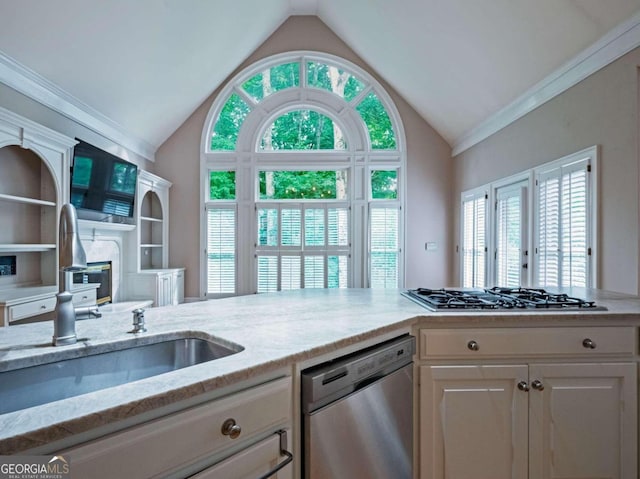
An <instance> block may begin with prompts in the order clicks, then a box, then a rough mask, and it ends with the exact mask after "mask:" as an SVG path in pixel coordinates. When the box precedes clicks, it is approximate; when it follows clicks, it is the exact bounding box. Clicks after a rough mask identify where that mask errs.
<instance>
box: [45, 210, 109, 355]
mask: <svg viewBox="0 0 640 479" xmlns="http://www.w3.org/2000/svg"><path fill="white" fill-rule="evenodd" d="M58 234H59V236H58V249H59V254H58V262H59V265H58V267H59V275H60V276H59V279H58V284H59V292H58V294H57V295H56V298H57V301H56V310H55V317H54V318H53V345H54V346H63V345H66V344H75V343H76V342H77V340H78V339H77V337H76V310H75V308H74V307H73V302H72V300H73V295H72V294H71V293H70V292H69V287H70V284H71V283H73V274H72V273H73V272H74V271H82V270H83V269H86V267H87V255H86V253H85V252H84V248H83V247H82V243H81V242H80V236H79V234H78V215H77V213H76V209H75V207H74V206H73V205H72V204H70V203H67V204H65V205H63V206H62V209H61V210H60V227H59V232H58ZM95 314H98V315H99V314H100V313H97V312H96V313H95Z"/></svg>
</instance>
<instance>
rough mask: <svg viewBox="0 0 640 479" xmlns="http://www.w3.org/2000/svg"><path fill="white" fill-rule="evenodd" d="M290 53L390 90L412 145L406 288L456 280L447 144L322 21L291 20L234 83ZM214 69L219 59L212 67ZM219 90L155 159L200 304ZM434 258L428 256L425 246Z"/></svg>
mask: <svg viewBox="0 0 640 479" xmlns="http://www.w3.org/2000/svg"><path fill="white" fill-rule="evenodd" d="M291 50H313V51H321V52H325V53H330V54H333V55H337V56H340V57H342V58H345V59H347V60H349V61H351V62H353V63H355V64H357V65H359V66H360V67H362V68H364V69H365V70H367V71H368V72H370V73H371V74H373V75H374V76H375V77H376V78H377V79H378V80H379V81H380V82H381V83H382V85H383V86H384V87H385V88H386V89H387V92H389V94H390V95H391V98H392V99H393V101H394V102H395V103H396V106H397V108H398V110H399V112H400V115H401V117H402V121H403V124H404V128H405V133H406V137H407V159H408V164H407V178H408V185H407V208H406V220H407V229H406V259H407V261H406V265H407V266H406V285H407V286H409V287H411V286H418V285H421V286H434V287H435V286H442V285H444V284H448V282H449V280H450V277H449V275H448V271H449V270H450V257H451V251H450V247H451V244H452V240H451V228H452V226H451V221H450V214H449V212H450V211H451V204H450V198H451V195H450V185H451V174H452V169H451V162H450V157H451V150H450V148H449V146H448V144H447V143H446V142H445V141H444V140H443V139H442V138H441V137H440V136H439V135H438V134H437V133H436V132H435V131H434V130H433V129H432V128H431V127H430V126H429V125H428V124H427V123H426V122H425V121H424V120H423V119H422V118H421V117H420V116H419V115H418V114H417V113H416V112H415V111H414V110H413V109H412V108H411V107H410V106H409V105H408V104H407V103H406V102H405V101H404V100H403V99H402V98H401V97H400V96H399V95H398V94H397V93H396V92H395V91H393V90H392V89H391V88H390V87H389V86H388V85H387V84H386V83H385V82H384V81H383V79H382V78H380V77H379V76H378V75H377V74H376V72H374V71H373V70H372V69H371V68H370V67H369V66H368V65H366V64H365V63H364V62H363V61H362V60H361V59H360V58H359V57H358V56H357V55H356V54H355V53H354V52H353V51H352V50H351V49H349V48H348V47H347V46H346V45H345V44H344V42H342V41H341V40H340V39H339V38H338V37H336V36H335V35H334V34H333V32H331V30H329V29H328V28H327V27H326V25H324V23H322V22H321V21H320V20H318V19H317V18H316V17H291V18H289V19H288V20H287V21H286V22H284V23H283V24H282V25H281V26H280V28H279V29H278V30H277V31H276V32H275V33H274V34H273V35H272V36H271V37H270V38H269V39H268V40H267V41H266V42H265V43H264V44H263V45H262V46H260V47H259V48H258V49H257V50H256V51H255V52H254V53H253V54H252V55H251V56H250V57H249V58H248V59H246V60H245V61H244V62H243V64H242V65H240V67H238V69H237V70H236V71H235V72H233V73H232V74H231V75H230V76H229V78H232V77H233V76H234V75H235V74H236V73H237V72H238V71H240V70H242V69H243V68H245V67H247V66H248V65H250V64H252V63H254V62H255V61H257V60H260V59H262V58H265V57H268V56H271V55H274V54H277V53H282V52H287V51H291ZM212 61H215V59H212ZM218 93H219V89H218V90H216V91H215V92H214V93H213V94H212V95H211V96H210V97H209V98H207V99H206V100H205V101H204V102H203V103H202V105H201V106H200V107H199V108H198V109H197V110H196V111H195V112H194V113H193V114H192V115H191V117H190V118H189V119H187V121H186V122H185V123H184V124H183V125H182V126H181V127H180V128H178V130H176V132H175V133H174V134H173V135H172V136H171V137H170V138H169V139H168V140H167V141H166V142H165V143H164V144H163V145H162V146H161V147H160V149H159V150H158V152H157V153H156V165H155V166H156V170H155V172H156V173H157V174H158V175H160V176H162V177H164V178H167V179H168V180H170V181H172V182H173V186H172V188H171V191H170V239H169V244H170V250H169V258H170V260H169V261H170V264H171V266H185V267H186V268H187V270H186V278H185V294H186V296H187V297H197V296H198V294H199V275H200V265H199V258H200V244H199V231H200V218H199V214H198V212H199V211H200V209H199V208H200V199H199V191H200V188H199V168H200V142H201V133H202V128H203V125H204V121H205V118H206V116H207V113H208V111H209V109H210V107H211V104H212V102H213V101H214V100H215V98H216V96H217V95H218ZM427 241H429V242H435V243H436V245H437V250H436V251H429V252H426V251H425V249H424V244H425V242H427Z"/></svg>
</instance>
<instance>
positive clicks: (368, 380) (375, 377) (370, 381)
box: [353, 373, 385, 392]
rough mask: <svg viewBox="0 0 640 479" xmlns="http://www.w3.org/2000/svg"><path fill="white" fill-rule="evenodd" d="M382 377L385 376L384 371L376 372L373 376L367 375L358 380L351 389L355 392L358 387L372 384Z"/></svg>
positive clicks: (361, 387)
mask: <svg viewBox="0 0 640 479" xmlns="http://www.w3.org/2000/svg"><path fill="white" fill-rule="evenodd" d="M383 377H385V374H384V373H377V374H374V375H373V376H369V377H368V378H364V379H363V380H362V381H358V382H357V383H355V384H354V385H353V391H354V392H355V391H358V390H360V389H363V388H366V387H367V386H368V385H369V384H373V383H375V382H376V381H378V380H379V379H382V378H383Z"/></svg>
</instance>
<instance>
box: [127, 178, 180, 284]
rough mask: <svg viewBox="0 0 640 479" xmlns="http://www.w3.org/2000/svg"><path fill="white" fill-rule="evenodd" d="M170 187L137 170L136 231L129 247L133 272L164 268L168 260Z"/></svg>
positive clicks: (164, 181)
mask: <svg viewBox="0 0 640 479" xmlns="http://www.w3.org/2000/svg"><path fill="white" fill-rule="evenodd" d="M170 187H171V183H170V182H169V181H167V180H165V179H163V178H160V177H159V176H156V175H154V174H151V173H149V172H148V171H144V170H140V174H139V175H138V191H137V192H136V195H137V203H138V206H137V227H136V231H135V235H134V237H135V241H134V242H133V244H131V250H132V252H133V253H134V258H133V260H134V261H135V269H133V270H132V271H143V270H149V269H152V270H157V269H163V268H166V267H167V264H168V258H169V188H170Z"/></svg>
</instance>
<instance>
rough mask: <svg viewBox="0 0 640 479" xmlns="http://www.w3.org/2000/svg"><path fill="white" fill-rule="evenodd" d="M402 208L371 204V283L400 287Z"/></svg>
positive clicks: (386, 286) (385, 286)
mask: <svg viewBox="0 0 640 479" xmlns="http://www.w3.org/2000/svg"><path fill="white" fill-rule="evenodd" d="M399 220H400V208H398V207H377V206H371V210H370V212H369V239H370V242H369V244H370V252H369V254H370V285H371V287H372V288H397V287H398V259H399V255H400V244H399V243H400V241H399Z"/></svg>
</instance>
